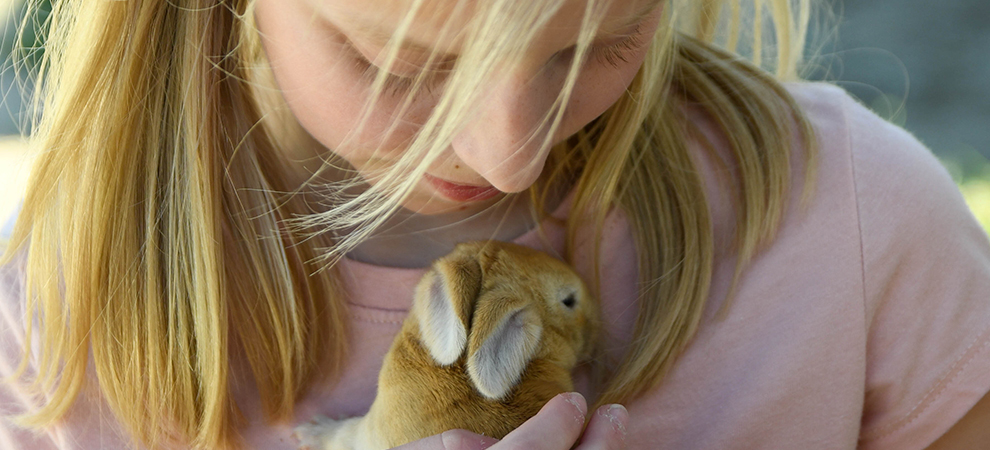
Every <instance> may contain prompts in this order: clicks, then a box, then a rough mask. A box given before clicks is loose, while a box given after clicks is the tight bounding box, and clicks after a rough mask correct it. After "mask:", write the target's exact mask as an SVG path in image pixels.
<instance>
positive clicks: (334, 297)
mask: <svg viewBox="0 0 990 450" xmlns="http://www.w3.org/2000/svg"><path fill="white" fill-rule="evenodd" d="M754 10H755V11H756V13H754V12H753V11H754ZM810 12H811V5H810V4H809V2H807V1H798V2H790V1H787V0H772V1H770V2H768V3H767V5H766V8H764V4H763V2H761V1H757V2H755V3H753V4H744V3H740V2H738V1H725V2H723V1H717V0H706V1H684V2H673V1H662V0H611V1H607V0H540V1H533V0H450V1H427V0H361V1H358V0H253V1H250V0H198V1H194V0H177V1H170V2H130V1H127V2H106V1H96V0H61V1H56V2H55V3H54V5H53V11H52V16H51V17H52V19H51V28H50V32H49V40H48V43H47V46H46V55H45V57H46V64H45V65H44V66H43V68H42V71H41V73H40V78H41V84H40V89H39V91H40V93H41V94H40V95H41V97H40V98H41V102H40V104H39V105H38V108H37V110H38V111H39V112H40V118H39V119H40V120H39V122H38V123H37V124H36V125H35V127H34V130H35V131H34V142H35V145H36V146H37V148H39V149H43V153H42V154H41V156H40V160H39V162H38V165H37V167H36V169H35V172H34V174H33V181H32V184H31V187H30V189H29V191H28V193H27V196H26V199H25V202H24V208H23V210H22V211H21V212H20V215H19V217H18V221H17V225H16V228H15V230H14V232H13V234H12V235H11V236H10V238H9V244H8V246H7V250H6V253H5V256H4V266H3V272H2V273H3V277H2V282H0V300H2V302H0V310H2V311H3V320H4V321H3V325H2V326H3V328H0V336H2V344H3V345H2V346H0V348H2V349H3V354H2V355H0V356H2V358H0V360H2V361H3V364H2V365H0V367H2V374H3V375H4V376H5V377H6V378H7V382H6V383H5V384H4V385H3V387H2V390H0V398H2V399H0V405H2V408H3V414H4V415H5V417H6V418H5V420H4V422H3V425H2V428H0V438H2V439H3V441H2V442H3V444H2V445H3V446H4V448H32V449H36V448H59V449H64V448H87V449H88V448H104V449H105V448H113V449H115V448H130V447H146V448H189V447H191V448H203V449H207V448H208V449H213V448H237V447H240V448H264V449H282V448H293V447H294V446H295V443H294V441H293V440H292V438H291V437H290V430H291V428H292V427H293V426H294V425H295V424H298V423H300V422H303V421H306V420H308V419H309V418H310V417H312V416H313V415H314V414H317V413H321V414H326V415H330V416H346V415H359V414H363V413H364V411H365V410H366V409H367V407H368V405H369V404H370V402H371V400H372V399H373V397H374V392H375V381H374V380H375V379H376V374H377V372H378V367H379V365H380V363H381V358H382V355H383V354H384V352H385V351H386V349H387V347H388V344H389V342H390V341H391V339H392V336H393V335H394V333H395V332H396V331H397V330H398V323H399V322H400V321H401V320H402V317H404V315H405V310H406V308H408V305H409V302H410V299H411V295H412V294H411V293H412V285H413V284H414V283H415V281H416V280H417V279H418V278H419V276H420V275H421V274H422V273H423V270H424V269H423V268H424V267H425V266H426V265H427V264H428V263H429V262H430V261H431V260H433V259H434V258H436V257H438V256H440V255H443V254H445V253H446V252H447V251H448V250H450V249H451V248H452V247H453V245H454V244H455V243H457V242H460V241H464V240H471V239H498V240H508V241H515V242H518V243H521V244H524V245H529V246H532V247H536V248H540V249H542V250H545V251H548V252H551V253H553V254H555V255H558V256H559V257H560V258H562V259H564V260H566V261H568V262H570V263H572V264H574V265H575V266H576V267H577V268H578V269H579V270H580V271H581V272H582V273H583V274H584V276H585V277H586V280H587V281H588V282H589V283H590V284H591V285H592V286H593V287H594V289H595V290H596V292H597V293H598V295H599V297H600V299H601V302H602V308H603V320H604V324H603V326H604V328H605V330H606V331H607V337H606V338H605V339H603V341H602V342H601V352H600V353H601V356H600V358H598V359H597V360H596V361H594V362H593V363H592V364H591V365H590V367H588V368H586V370H583V371H582V372H581V373H579V374H578V376H579V377H580V378H581V379H582V380H583V381H582V383H580V385H581V386H582V387H581V389H580V390H581V394H577V393H574V394H567V395H562V396H559V397H558V398H555V399H554V400H553V401H551V402H550V403H548V404H547V406H546V407H545V408H544V410H543V411H542V412H541V413H540V414H539V415H537V416H536V417H534V418H533V419H532V420H530V421H529V422H527V423H526V424H524V425H523V426H522V427H520V428H519V429H517V430H516V431H515V432H513V433H512V434H510V435H509V436H507V437H506V438H505V439H504V440H502V441H501V442H498V443H494V442H492V441H491V440H490V439H486V438H484V437H481V436H475V435H472V434H470V433H466V432H463V431H456V430H454V431H451V432H447V433H444V434H442V435H439V436H434V437H432V438H428V439H426V440H423V441H420V442H416V443H413V444H410V445H409V446H407V448H422V449H440V448H483V447H486V446H491V448H547V449H567V448H572V447H573V446H577V447H578V448H623V447H628V448H829V449H833V448H868V449H873V448H876V449H880V448H897V449H905V448H926V447H931V448H938V446H940V445H941V446H943V447H948V448H952V447H953V446H955V447H962V446H967V445H968V446H969V447H973V446H976V445H977V443H979V442H984V443H985V442H990V436H988V435H987V434H986V433H987V430H988V429H990V427H986V423H987V422H988V421H990V419H988V417H990V415H988V411H990V400H981V398H983V397H984V395H985V393H986V392H987V391H988V390H990V325H988V324H990V302H988V294H987V293H988V292H990V245H988V243H987V239H986V235H985V234H984V233H983V232H982V231H981V230H980V229H979V228H978V227H977V226H976V224H975V221H974V220H973V219H972V217H971V216H970V215H969V214H968V212H967V210H966V208H965V206H964V204H963V202H962V200H961V197H960V196H959V195H958V193H957V192H956V191H955V188H954V186H953V184H952V183H951V181H950V180H949V178H948V177H947V175H946V174H945V172H944V171H943V170H942V169H941V168H939V167H938V164H937V162H936V161H935V160H934V159H933V158H932V156H931V155H930V154H929V153H928V152H927V150H925V149H924V148H923V147H922V146H921V145H920V144H919V143H918V142H917V141H915V140H914V139H913V138H912V137H911V136H910V135H908V134H907V133H905V132H904V131H902V130H900V129H897V128H896V127H893V126H891V125H889V124H887V123H885V122H884V121H882V120H881V119H879V118H877V117H875V116H874V115H872V114H871V113H869V112H868V111H866V110H865V109H864V108H862V107H861V106H859V105H858V104H857V103H856V102H854V101H853V100H851V99H850V98H849V97H847V96H845V95H844V94H843V93H842V92H841V91H840V90H839V89H836V88H834V87H829V86H826V85H820V84H806V83H788V84H782V82H783V81H785V80H794V79H796V78H797V68H798V66H799V64H800V62H801V55H802V52H803V49H804V48H805V43H804V39H805V35H806V34H807V24H808V23H809V17H810ZM766 19H768V20H767V21H768V22H770V23H769V24H766V23H764V20H766ZM770 30H772V36H770V37H769V38H764V36H763V34H764V32H770ZM768 42H769V43H772V44H773V45H767V43H768ZM720 48H726V49H728V51H727V50H721V49H720ZM737 48H738V49H740V51H746V52H747V53H749V54H750V55H751V56H752V60H753V63H748V62H745V61H743V60H741V59H740V58H739V57H737V56H736V55H735V54H733V53H732V51H734V50H735V49H737ZM754 64H755V65H754ZM756 65H762V66H763V67H766V68H769V69H770V70H772V71H773V73H774V75H769V74H768V73H767V72H764V71H763V70H762V69H759V68H757V66H756ZM596 374H597V375H600V376H594V375H596ZM582 394H583V395H582ZM586 398H587V399H591V400H592V403H591V404H592V405H600V407H598V408H597V409H595V410H592V409H589V407H588V403H587V402H586V400H585V399H586ZM619 403H621V404H624V405H625V406H624V407H623V406H620V405H619ZM589 411H592V412H589ZM587 418H590V420H589V421H588V426H587V428H586V429H582V425H583V424H584V423H585V420H586V419H587ZM936 441H938V442H936Z"/></svg>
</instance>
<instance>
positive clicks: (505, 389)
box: [467, 308, 543, 400]
mask: <svg viewBox="0 0 990 450" xmlns="http://www.w3.org/2000/svg"><path fill="white" fill-rule="evenodd" d="M542 334H543V325H542V324H541V322H540V316H539V314H538V313H536V311H533V310H532V308H521V309H517V310H514V311H511V312H509V313H508V314H506V315H505V318H504V319H502V322H501V323H499V324H498V325H497V326H496V327H495V330H494V331H493V332H492V334H491V336H488V338H486V339H485V340H484V342H482V344H481V345H480V346H478V349H477V350H476V351H475V352H474V353H473V354H471V355H469V356H468V362H467V369H468V376H470V377H471V381H473V382H474V385H475V387H477V388H478V391H480V392H481V394H482V395H484V396H485V397H488V398H490V399H493V400H497V399H500V398H502V397H504V396H505V395H506V394H508V393H509V390H510V389H512V387H513V386H515V385H516V383H518V382H519V378H520V377H521V376H522V373H523V370H525V369H526V365H527V364H529V361H530V360H531V359H533V356H534V354H535V353H536V349H537V348H538V346H539V343H540V336H541V335H542Z"/></svg>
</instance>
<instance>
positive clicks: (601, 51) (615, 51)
mask: <svg viewBox="0 0 990 450" xmlns="http://www.w3.org/2000/svg"><path fill="white" fill-rule="evenodd" d="M643 44H644V42H643V37H642V35H641V34H640V32H639V27H638V26H637V27H636V29H635V30H633V32H632V33H631V34H630V35H628V36H626V37H623V38H622V40H620V41H619V42H616V43H613V44H609V45H597V46H595V45H593V46H592V48H591V53H592V55H594V57H595V59H597V60H598V61H599V62H602V63H605V64H608V65H610V66H612V67H614V68H619V66H620V65H622V64H623V63H627V62H629V60H628V59H627V56H628V53H629V52H631V51H633V50H637V49H639V48H640V47H642V46H643Z"/></svg>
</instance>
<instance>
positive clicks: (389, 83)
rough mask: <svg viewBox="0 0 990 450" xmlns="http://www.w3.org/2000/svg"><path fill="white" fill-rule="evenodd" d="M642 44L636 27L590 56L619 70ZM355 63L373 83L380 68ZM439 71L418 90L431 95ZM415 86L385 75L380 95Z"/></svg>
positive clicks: (595, 47) (360, 59)
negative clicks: (632, 52)
mask: <svg viewBox="0 0 990 450" xmlns="http://www.w3.org/2000/svg"><path fill="white" fill-rule="evenodd" d="M643 44H644V42H643V39H642V35H641V34H640V29H639V27H638V26H637V27H636V28H635V29H634V30H633V32H632V33H630V34H629V35H628V36H625V37H623V38H622V39H621V40H620V41H618V42H615V43H612V44H608V45H592V46H591V50H590V52H591V54H592V56H594V57H595V59H596V60H598V61H599V62H601V63H604V64H608V65H610V66H612V67H614V68H619V67H620V66H621V65H622V64H623V63H626V62H628V61H629V60H628V59H627V55H628V53H629V52H630V51H633V50H637V49H639V48H640V47H642V46H643ZM355 62H356V64H357V66H358V69H359V70H361V76H362V78H363V79H365V80H369V82H370V81H373V80H374V79H375V77H376V76H378V73H379V72H380V71H381V69H380V68H378V67H377V66H375V65H374V64H372V63H371V62H370V61H368V60H367V59H365V58H364V57H363V56H361V55H360V54H358V55H356V57H355ZM440 72H441V71H436V73H433V72H431V73H428V74H426V76H425V77H424V78H423V80H422V82H421V83H420V88H422V90H425V91H426V93H432V92H433V90H434V88H436V87H437V86H439V85H440V83H442V82H443V79H444V76H443V74H442V73H440ZM415 84H416V77H403V76H399V75H395V74H391V73H386V74H385V82H384V84H383V86H382V91H383V92H382V93H383V94H385V95H389V96H393V97H395V96H400V95H404V94H407V93H408V92H409V91H411V90H412V88H413V86H414V85H415Z"/></svg>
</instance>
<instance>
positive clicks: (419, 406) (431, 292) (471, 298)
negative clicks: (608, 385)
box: [296, 242, 598, 450]
mask: <svg viewBox="0 0 990 450" xmlns="http://www.w3.org/2000/svg"><path fill="white" fill-rule="evenodd" d="M597 330H598V304H597V301H596V300H595V299H594V298H592V296H591V295H590V294H589V292H588V289H587V288H586V287H585V285H584V283H583V282H582V281H581V278H580V277H579V276H578V275H577V274H576V273H575V272H574V271H573V270H572V269H571V268H570V267H569V266H568V265H566V264H564V263H563V262H561V261H559V260H557V259H555V258H553V257H551V256H549V255H547V254H545V253H541V252H539V251H536V250H532V249H529V248H526V247H521V246H518V245H514V244H506V243H497V242H471V243H464V244H460V245H458V246H457V248H455V249H454V251H453V252H451V253H450V254H448V255H447V256H445V257H443V258H441V259H439V260H438V261H436V262H435V263H434V264H433V267H432V268H431V270H429V271H428V272H427V273H426V275H424V277H423V279H422V280H421V281H420V282H419V285H418V286H417V288H416V295H415V298H414V300H413V306H412V309H411V311H410V313H409V316H408V317H407V318H406V320H405V322H404V323H403V326H402V329H401V331H400V332H399V334H398V335H397V336H396V338H395V341H394V342H393V343H392V347H391V349H390V350H389V352H388V354H387V355H386V356H385V361H384V363H383V365H382V369H381V372H380V373H379V378H378V394H377V397H376V398H375V401H374V403H372V405H371V409H370V410H369V411H368V414H367V415H366V416H364V417H358V418H351V419H346V420H342V421H332V420H329V419H322V421H316V422H313V423H311V424H308V425H303V426H301V427H299V428H297V430H296V432H297V436H299V437H300V440H301V442H302V445H303V447H304V448H305V447H311V448H321V449H326V450H330V449H333V450H344V449H349V450H364V449H385V448H391V447H395V446H398V445H402V444H405V443H408V442H411V441H415V440H418V439H421V438H424V437H427V436H431V435H434V434H438V433H441V432H443V431H446V430H450V429H456V428H461V429H466V430H470V431H473V432H475V433H479V434H483V435H486V436H491V437H495V438H502V437H503V436H505V435H506V434H507V433H508V432H509V431H511V430H513V429H515V428H516V427H518V426H519V425H521V424H522V423H523V422H524V421H526V419H528V418H530V417H532V416H533V415H535V414H536V413H537V412H538V411H539V410H540V408H541V407H542V406H543V405H544V404H545V403H546V402H547V401H549V400H550V399H551V398H553V396H555V395H557V394H559V393H561V392H567V391H571V390H573V389H574V385H573V382H572V380H571V371H572V369H573V368H574V367H575V365H576V364H577V363H578V362H579V361H580V360H582V359H586V358H588V357H590V356H591V352H592V347H593V346H594V342H595V339H596V334H597ZM465 350H466V351H465Z"/></svg>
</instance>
